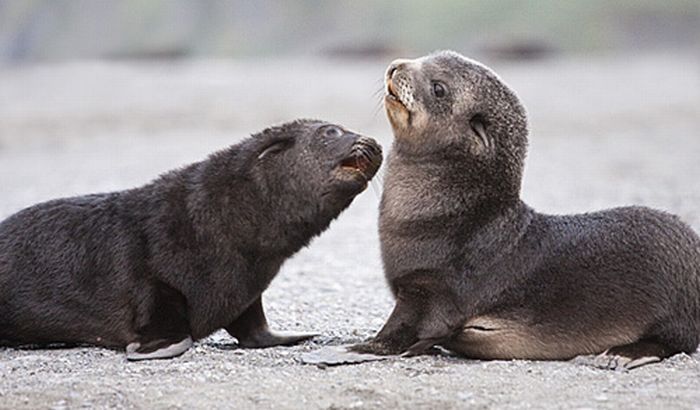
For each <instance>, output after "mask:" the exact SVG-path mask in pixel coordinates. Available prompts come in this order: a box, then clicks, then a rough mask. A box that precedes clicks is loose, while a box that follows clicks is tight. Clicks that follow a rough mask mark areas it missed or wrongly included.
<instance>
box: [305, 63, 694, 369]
mask: <svg viewBox="0 0 700 410" xmlns="http://www.w3.org/2000/svg"><path fill="white" fill-rule="evenodd" d="M386 84H387V95H386V97H385V106H386V111H387V114H388V117H389V120H390V122H391V125H392V128H393V130H394V136H395V140H394V143H393V147H392V150H391V153H390V155H389V157H388V159H387V169H386V177H385V184H384V192H383V197H382V201H381V209H380V221H379V232H380V238H381V246H382V258H383V262H384V269H385V274H386V278H387V281H388V283H389V286H390V287H391V291H392V292H393V294H394V296H395V298H396V306H395V308H394V310H393V312H392V314H391V316H390V317H389V319H388V320H387V322H386V324H385V325H384V327H383V328H382V329H381V330H380V332H379V333H378V334H377V336H376V337H375V338H374V339H372V340H370V341H369V342H367V343H365V344H361V345H357V346H354V347H353V348H351V350H354V351H355V352H362V353H371V354H378V355H391V354H399V353H403V354H406V355H415V354H420V353H422V352H425V351H426V350H427V349H429V348H431V347H432V346H434V345H441V346H443V347H445V348H447V349H450V350H452V351H454V352H457V353H460V354H463V355H465V356H468V357H471V358H478V359H542V360H556V359H570V358H572V357H574V356H578V355H587V354H598V353H601V352H604V354H602V355H600V356H598V357H597V358H595V359H594V360H593V364H595V365H598V366H600V367H605V368H619V369H631V368H634V367H637V366H640V365H643V364H646V363H650V362H653V361H659V360H661V359H663V358H665V357H668V356H670V355H672V354H675V353H679V352H686V353H691V352H694V351H695V350H696V348H697V346H698V338H699V337H700V239H699V238H698V236H697V235H696V234H695V233H694V232H693V231H692V230H691V229H690V228H689V227H688V226H687V225H686V224H684V223H683V222H681V221H680V220H679V219H678V218H677V217H675V216H672V215H669V214H667V213H664V212H661V211H656V210H652V209H648V208H643V207H625V208H616V209H611V210H606V211H602V212H595V213H588V214H582V215H569V216H553V215H544V214H541V213H537V212H535V211H534V210H532V209H531V208H530V207H528V206H527V205H526V204H525V203H523V202H522V201H521V199H520V186H521V175H522V172H523V163H524V159H525V153H526V146H527V136H528V129H527V121H526V113H525V110H524V108H523V106H522V105H521V103H520V101H519V99H518V97H517V96H516V94H515V93H514V92H513V91H512V90H511V89H510V88H509V87H508V86H507V85H506V84H505V83H504V82H503V81H502V80H501V79H500V78H499V77H498V76H497V75H496V74H495V73H494V72H493V71H491V70H490V69H488V68H487V67H485V66H483V65H481V64H479V63H477V62H475V61H472V60H469V59H467V58H464V57H462V56H461V55H459V54H457V53H453V52H440V53H436V54H433V55H429V56H427V57H424V58H420V59H416V60H397V61H395V62H394V63H393V64H391V65H390V67H389V68H388V71H387V73H386ZM368 358H369V359H372V358H373V357H372V356H371V355H356V356H353V354H352V353H347V354H346V356H345V357H344V356H343V355H342V354H341V355H340V358H339V357H334V356H333V355H330V357H328V358H327V359H328V360H324V359H323V358H322V359H321V360H319V361H321V362H334V363H346V362H357V361H363V360H365V359H368ZM374 358H376V357H374ZM589 361H590V360H589Z"/></svg>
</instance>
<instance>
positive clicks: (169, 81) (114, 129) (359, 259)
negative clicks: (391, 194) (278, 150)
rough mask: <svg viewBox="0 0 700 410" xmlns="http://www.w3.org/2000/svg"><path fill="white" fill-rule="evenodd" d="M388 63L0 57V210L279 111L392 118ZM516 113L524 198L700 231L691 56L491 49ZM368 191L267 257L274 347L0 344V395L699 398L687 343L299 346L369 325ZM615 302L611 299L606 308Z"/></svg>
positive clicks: (94, 186)
mask: <svg viewBox="0 0 700 410" xmlns="http://www.w3.org/2000/svg"><path fill="white" fill-rule="evenodd" d="M386 63H387V62H386V61H380V62H363V63H348V62H338V61H336V62H327V61H326V62H324V61H310V60H306V61H279V60H275V61H273V60H271V61H256V62H231V61H196V62H188V63H180V64H175V65H163V64H143V63H142V64H134V63H114V62H112V63H104V62H80V63H69V64H55V65H50V66H36V67H16V68H4V69H0V198H1V200H0V217H5V216H7V215H9V214H11V213H12V212H15V211H17V210H19V209H21V208H23V207H25V206H28V205H30V204H32V203H35V202H38V201H42V200H46V199H49V198H53V197H57V196H68V195H74V194H82V193H90V192H97V191H107V190H115V189H123V188H128V187H132V186H135V185H138V184H142V183H145V182H147V181H148V180H149V179H151V178H153V177H154V176H156V175H157V174H159V173H160V172H163V171H165V170H168V169H170V168H173V167H176V166H179V165H182V164H186V163H188V162H191V161H194V160H198V159H200V158H202V157H204V156H205V155H206V154H207V153H209V152H211V151H213V150H216V149H218V148H221V147H224V146H226V145H228V144H230V143H233V142H235V141H237V140H239V139H240V138H243V137H244V136H245V135H246V134H248V133H250V132H254V131H257V130H259V129H261V128H264V127H265V126H267V125H269V124H271V123H275V122H280V121H284V120H289V119H293V118H296V117H319V118H324V119H328V120H333V121H338V122H340V123H343V124H345V125H347V126H348V127H350V128H354V129H357V130H361V131H364V132H366V133H369V134H371V135H373V136H375V137H377V139H379V140H380V141H381V142H382V143H383V144H384V146H385V147H386V148H388V147H389V145H390V141H391V133H390V131H389V129H388V126H387V125H386V121H385V120H384V116H383V112H382V111H381V110H377V105H378V98H376V97H374V96H373V93H374V92H375V91H376V90H377V89H379V88H380V87H381V78H382V72H383V69H384V66H385V65H386ZM493 66H494V67H495V68H496V69H497V70H498V71H499V72H500V73H501V75H502V76H503V77H504V78H505V79H506V80H507V81H508V82H510V83H511V84H512V85H513V86H514V87H515V88H516V89H517V90H519V92H520V94H521V96H522V98H523V100H524V101H525V103H526V105H527V107H528V109H529V112H530V115H531V122H532V130H533V131H532V136H531V147H530V156H529V159H528V165H527V169H526V176H525V181H524V187H523V196H524V198H525V199H526V201H527V202H529V203H530V204H531V205H533V206H534V207H536V208H537V209H539V210H542V211H547V212H554V213H564V212H581V211H585V210H593V209H599V208H604V207H610V206H615V205H625V204H633V203H635V204H645V205H649V206H654V207H659V208H663V209H666V210H668V211H671V212H674V213H676V214H679V215H680V216H681V217H682V218H683V219H684V220H685V221H687V222H688V223H690V224H691V225H692V226H693V227H694V228H695V229H696V230H700V161H698V156H699V154H700V70H698V68H699V67H698V59H697V57H696V56H688V55H652V56H625V57H621V58H619V57H618V58H611V57H606V56H600V57H596V58H589V59H584V58H566V59H558V60H550V61H543V62H537V63H528V64H506V63H495V64H493ZM380 192H381V191H380V188H379V187H377V186H376V185H375V186H372V187H370V189H368V190H367V192H365V193H363V194H362V195H361V196H359V197H358V198H357V199H356V201H355V203H354V204H353V205H352V206H351V207H350V209H348V210H347V211H346V212H345V213H344V214H343V215H342V216H341V217H340V219H339V220H337V221H336V222H334V224H333V225H332V226H331V228H330V230H329V231H327V232H326V233H325V234H324V235H322V236H321V237H320V238H318V239H317V240H315V241H314V242H313V243H312V244H311V246H309V247H308V248H307V249H304V250H302V251H301V252H299V254H298V255H296V256H295V257H294V258H292V259H291V260H289V261H288V262H287V263H286V264H285V265H284V267H283V269H282V271H281V273H280V275H279V276H278V277H277V279H276V280H275V281H274V283H273V285H272V286H271V288H270V289H269V290H268V291H267V292H266V293H265V298H264V300H265V303H266V305H267V309H268V316H269V319H270V321H271V323H272V324H273V325H274V326H275V327H276V328H280V329H290V330H315V331H318V332H320V333H322V335H321V336H319V337H318V338H316V339H315V340H314V341H311V342H308V343H306V344H304V345H301V346H297V347H291V348H272V349H265V350H241V349H237V348H236V346H235V344H233V340H232V339H231V338H229V337H228V336H227V335H226V334H224V333H223V332H218V333H216V334H214V335H213V336H211V337H209V338H207V339H205V340H202V341H200V342H198V343H197V344H196V345H195V348H193V349H191V350H190V351H188V352H187V353H186V354H185V355H183V356H182V357H180V358H178V359H175V360H172V361H161V362H150V363H127V362H126V361H125V359H124V357H123V355H122V353H120V352H114V351H109V350H103V349H96V348H93V349H68V350H33V351H26V350H25V351H18V350H13V349H2V348H0V408H3V409H22V408H54V409H64V408H79V407H89V408H92V407H116V408H254V407H260V408H334V409H337V408H488V407H493V408H527V407H531V408H619V407H622V406H624V407H638V408H700V362H699V361H698V360H699V359H700V355H699V354H695V355H693V356H687V355H678V356H675V357H673V358H671V359H669V360H667V361H665V362H663V363H661V364H657V365H650V366H647V367H644V368H641V369H639V370H635V371H632V372H630V373H617V372H608V371H602V370H596V369H591V368H588V367H584V366H581V365H577V364H574V363H570V362H528V361H494V362H480V361H472V360H465V359H461V358H454V357H448V356H435V357H432V356H431V357H419V358H413V359H401V360H392V361H386V362H381V363H367V364H362V365H357V366H347V367H338V368H326V369H320V368H317V367H314V366H307V365H302V364H300V363H299V361H298V359H299V356H300V355H301V354H302V353H304V352H307V351H310V350H313V349H316V348H318V347H320V346H322V345H328V344H345V343H351V342H356V341H360V340H362V339H364V338H366V337H369V336H371V335H372V334H374V333H375V332H376V331H377V330H378V329H379V328H380V326H381V325H382V323H383V321H384V319H385V318H386V316H387V315H388V313H389V312H390V309H391V307H392V300H391V296H390V294H389V293H388V291H387V290H386V287H385V283H384V279H383V276H382V270H381V261H380V258H379V252H378V239H377V234H376V218H377V210H376V208H377V204H378V198H379V195H380ZM610 314H614V312H610Z"/></svg>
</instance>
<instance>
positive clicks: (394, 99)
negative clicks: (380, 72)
mask: <svg viewBox="0 0 700 410" xmlns="http://www.w3.org/2000/svg"><path fill="white" fill-rule="evenodd" d="M385 99H386V101H387V103H390V104H398V105H400V106H402V107H403V108H404V109H406V105H405V104H404V103H403V101H401V98H400V97H399V95H398V94H397V92H396V90H395V89H394V82H393V81H392V80H391V78H387V80H386V97H385Z"/></svg>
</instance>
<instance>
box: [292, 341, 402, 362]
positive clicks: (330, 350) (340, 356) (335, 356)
mask: <svg viewBox="0 0 700 410" xmlns="http://www.w3.org/2000/svg"><path fill="white" fill-rule="evenodd" d="M349 347H350V346H326V347H323V348H321V349H318V350H314V351H313V352H308V353H304V354H303V355H301V359H300V360H301V362H302V363H304V364H315V365H317V366H340V365H344V364H358V363H364V362H374V361H377V360H386V359H391V358H393V357H396V356H378V355H375V354H371V353H358V352H354V351H352V350H350V349H349Z"/></svg>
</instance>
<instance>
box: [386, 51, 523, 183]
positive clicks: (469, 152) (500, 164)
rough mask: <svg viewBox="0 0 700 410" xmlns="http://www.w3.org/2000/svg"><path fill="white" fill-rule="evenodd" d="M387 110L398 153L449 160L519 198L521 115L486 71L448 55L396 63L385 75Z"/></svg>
mask: <svg viewBox="0 0 700 410" xmlns="http://www.w3.org/2000/svg"><path fill="white" fill-rule="evenodd" d="M385 108H386V112H387V115H388V117H389V121H390V122H391V125H392V128H393V131H394V136H395V144H394V148H395V150H397V151H399V152H401V153H402V154H405V155H408V156H412V157H415V158H416V159H418V158H422V159H423V160H426V161H428V160H430V159H431V158H432V159H438V158H439V159H446V158H450V159H451V161H450V162H452V163H453V164H454V163H462V164H464V165H467V169H468V170H469V172H472V173H479V174H482V176H484V175H485V174H487V173H488V174H491V175H499V176H500V177H501V182H503V181H505V180H508V179H510V180H511V182H513V183H516V184H517V185H518V188H517V189H518V190H519V184H520V177H521V173H522V168H523V162H524V159H525V153H526V147H527V133H528V131H527V119H526V113H525V109H524V108H523V106H522V104H521V103H520V100H519V99H518V97H517V95H516V94H515V92H514V91H513V90H512V89H511V88H510V87H508V85H506V84H505V83H504V82H503V80H501V79H500V78H499V76H498V75H496V74H495V73H494V72H493V71H492V70H491V69H489V68H488V67H486V66H484V65H483V64H481V63H478V62H476V61H474V60H471V59H468V58H466V57H464V56H462V55H460V54H458V53H455V52H452V51H441V52H436V53H433V54H430V55H428V56H425V57H421V58H417V59H414V60H407V59H399V60H395V61H394V62H392V63H391V65H389V67H388V68H387V71H386V96H385Z"/></svg>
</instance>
